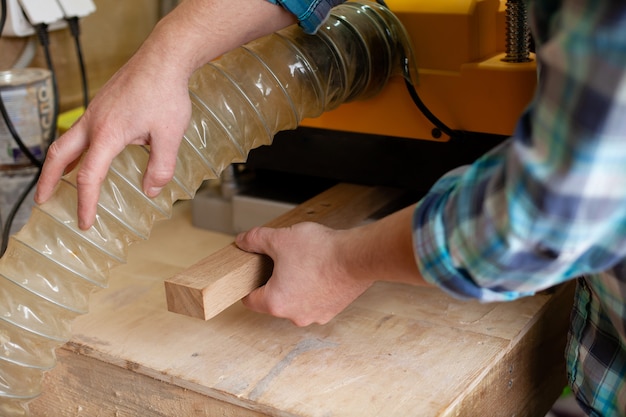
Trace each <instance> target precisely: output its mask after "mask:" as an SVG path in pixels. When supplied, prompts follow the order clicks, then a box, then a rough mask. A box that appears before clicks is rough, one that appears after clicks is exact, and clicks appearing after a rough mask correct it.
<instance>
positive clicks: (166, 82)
mask: <svg viewBox="0 0 626 417" xmlns="http://www.w3.org/2000/svg"><path fill="white" fill-rule="evenodd" d="M295 20H296V19H295V17H294V16H293V15H291V14H290V13H289V12H287V11H286V10H284V9H283V8H282V7H280V6H277V5H274V4H272V3H269V2H268V1H266V0H185V1H184V2H181V3H180V5H178V6H177V7H176V8H175V9H174V10H173V11H172V12H171V13H170V14H168V15H167V16H166V17H165V18H163V19H162V20H161V21H160V22H159V23H158V24H157V26H156V27H155V29H154V30H153V31H152V33H151V34H150V36H149V37H148V38H147V39H146V41H145V42H144V43H143V45H142V46H141V48H139V50H138V51H137V53H136V54H135V55H134V56H133V57H132V58H131V59H130V60H129V62H128V63H127V64H126V65H125V66H124V67H122V68H121V69H120V70H119V71H118V72H117V73H116V74H115V76H114V77H113V78H112V79H111V80H110V81H109V82H108V83H107V84H106V85H105V86H104V87H103V88H102V89H101V90H100V92H99V93H98V94H97V95H96V97H95V98H94V100H93V101H92V102H91V104H90V105H89V108H88V109H87V110H86V112H85V114H84V115H83V117H81V119H80V120H79V121H78V122H77V123H76V125H75V126H73V127H72V128H71V129H70V130H69V131H68V132H67V133H66V134H65V135H63V136H62V137H60V138H59V139H58V140H57V141H56V142H55V143H53V144H52V145H51V146H50V149H49V151H48V155H47V157H46V161H45V163H44V167H43V171H42V173H41V177H40V180H39V184H38V187H37V193H36V195H35V200H36V201H37V203H39V204H41V203H44V202H46V200H48V199H49V198H50V197H51V196H52V194H53V192H54V188H55V186H56V185H57V183H58V182H59V180H60V178H61V176H62V175H63V173H64V172H65V171H66V170H67V169H68V168H69V167H72V166H73V164H74V163H75V161H76V160H77V159H78V158H80V157H81V156H82V162H81V163H80V165H79V167H78V168H77V169H78V170H79V171H78V172H77V181H78V184H77V187H78V224H79V227H80V228H81V229H88V228H89V227H91V225H92V224H93V222H94V220H95V215H96V208H97V202H98V197H99V194H100V186H101V184H102V182H103V180H104V178H105V176H106V174H107V172H108V170H109V167H110V165H111V162H112V161H113V159H114V158H115V157H116V156H117V155H118V154H119V153H120V152H121V151H122V150H123V149H124V147H126V146H127V145H130V144H143V145H150V159H149V163H148V167H147V169H146V172H145V175H144V179H143V190H144V192H145V194H146V195H148V196H149V197H155V196H156V195H158V193H159V191H160V190H161V188H162V187H163V186H165V185H166V184H167V183H168V182H169V181H170V180H171V179H172V176H173V174H174V168H175V164H176V156H177V152H178V147H179V145H180V142H181V140H182V137H183V134H184V132H185V129H186V128H187V126H188V125H189V119H190V117H191V103H190V99H189V92H188V89H187V87H188V81H189V77H190V76H191V74H192V73H193V71H195V70H196V69H198V68H199V67H201V66H202V65H204V64H205V63H207V62H209V61H211V60H213V59H215V58H217V57H218V56H220V55H222V54H223V53H226V52H228V51H230V50H232V49H234V48H236V47H238V46H240V45H243V44H244V43H246V42H249V41H251V40H253V39H257V38H259V37H261V36H263V35H266V34H269V33H272V32H274V31H276V30H278V29H282V28H284V27H286V26H288V25H290V24H292V23H294V22H295Z"/></svg>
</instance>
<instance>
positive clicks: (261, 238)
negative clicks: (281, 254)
mask: <svg viewBox="0 0 626 417" xmlns="http://www.w3.org/2000/svg"><path fill="white" fill-rule="evenodd" d="M275 232H276V230H275V229H271V228H268V227H255V228H252V229H250V230H249V231H247V232H243V233H240V234H238V235H237V237H236V238H235V244H236V245H237V246H238V247H239V249H242V250H245V251H246V252H254V253H261V254H264V255H269V256H272V251H271V244H270V242H271V240H272V237H273V236H274V233H275Z"/></svg>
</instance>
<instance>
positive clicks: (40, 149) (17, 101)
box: [0, 68, 54, 169]
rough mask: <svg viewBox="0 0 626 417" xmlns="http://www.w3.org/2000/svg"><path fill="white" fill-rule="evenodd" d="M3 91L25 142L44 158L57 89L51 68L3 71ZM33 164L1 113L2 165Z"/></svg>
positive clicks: (0, 79)
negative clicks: (53, 87) (55, 88)
mask: <svg viewBox="0 0 626 417" xmlns="http://www.w3.org/2000/svg"><path fill="white" fill-rule="evenodd" d="M0 95H1V96H2V101H3V102H4V107H5V108H6V110H7V113H8V115H9V119H10V120H11V123H12V124H13V127H14V128H15V130H16V131H17V133H18V135H19V137H20V139H21V140H22V142H23V143H24V145H25V146H26V147H27V148H28V149H29V150H30V152H31V153H32V154H33V155H34V156H35V157H36V158H38V159H43V155H44V153H45V151H46V147H47V144H48V140H49V138H50V136H51V129H52V126H53V123H52V122H53V117H54V92H53V90H52V79H51V76H50V73H49V71H47V70H42V69H34V68H31V69H28V68H26V69H23V70H11V71H2V72H0ZM29 164H30V160H29V159H28V157H27V156H26V155H25V154H24V153H23V152H22V150H21V149H20V148H19V146H18V144H17V142H16V140H15V139H14V138H13V135H12V134H11V132H10V130H9V128H8V126H7V124H6V123H5V121H4V119H3V118H2V117H0V168H2V169H6V168H14V167H16V166H24V165H29Z"/></svg>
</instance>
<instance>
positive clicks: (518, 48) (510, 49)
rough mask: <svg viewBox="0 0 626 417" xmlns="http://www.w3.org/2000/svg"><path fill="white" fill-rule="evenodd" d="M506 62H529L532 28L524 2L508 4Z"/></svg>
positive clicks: (517, 1)
mask: <svg viewBox="0 0 626 417" xmlns="http://www.w3.org/2000/svg"><path fill="white" fill-rule="evenodd" d="M502 60H503V61H505V62H529V61H530V60H531V59H530V28H529V26H528V12H527V9H526V4H525V3H524V0H507V2H506V56H505V57H504V58H503V59H502Z"/></svg>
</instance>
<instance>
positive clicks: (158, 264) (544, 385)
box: [31, 202, 571, 417]
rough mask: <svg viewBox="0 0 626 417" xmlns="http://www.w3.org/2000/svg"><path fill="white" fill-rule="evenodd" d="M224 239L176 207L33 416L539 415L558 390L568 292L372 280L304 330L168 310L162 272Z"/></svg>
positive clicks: (237, 308) (100, 308)
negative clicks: (512, 296) (490, 300)
mask: <svg viewBox="0 0 626 417" xmlns="http://www.w3.org/2000/svg"><path fill="white" fill-rule="evenodd" d="M231 241H232V238H231V237H230V236H226V235H221V234H217V233H213V232H209V231H204V230H200V229H196V228H193V227H192V225H191V221H190V206H189V203H188V202H183V203H179V204H177V206H176V207H175V212H174V216H173V218H172V219H171V220H168V221H165V222H161V223H158V224H157V225H156V226H155V228H154V230H153V233H152V237H151V238H150V239H149V240H148V241H147V242H142V243H139V244H136V245H134V246H133V247H131V251H130V256H129V262H128V264H127V265H124V266H122V267H118V268H116V269H114V270H113V273H112V276H111V279H110V286H109V288H108V289H106V290H101V291H99V292H96V293H95V294H94V295H93V296H92V299H91V300H92V302H91V312H90V313H89V314H87V315H84V316H81V317H79V318H78V319H77V320H76V321H75V322H74V326H73V330H74V336H73V338H72V340H71V341H70V342H69V343H68V344H67V345H65V346H64V347H62V348H60V349H59V350H58V359H59V362H58V364H57V366H56V367H55V368H54V369H53V370H52V371H50V372H48V373H46V376H45V384H44V394H43V395H42V396H40V397H39V398H38V399H37V400H35V401H33V402H32V403H31V411H32V413H33V415H35V416H53V417H62V416H89V417H98V416H117V417H124V416H141V417H150V416H176V417H186V416H238V417H239V416H241V417H248V416H261V415H274V416H319V417H328V416H358V417H367V416H384V417H391V416H402V417H405V416H419V417H428V416H456V415H461V416H500V415H502V416H504V415H506V416H511V415H516V416H543V415H544V414H545V412H546V411H547V410H548V408H549V406H550V404H552V402H553V401H554V399H555V398H556V397H557V396H558V394H559V393H560V392H561V390H562V388H563V386H564V383H565V380H564V369H563V366H564V365H563V359H562V358H563V349H564V340H565V334H566V330H567V324H566V323H567V317H568V315H569V306H570V305H571V288H561V289H560V290H559V291H556V292H554V293H551V294H542V295H538V296H535V297H532V298H527V299H523V300H519V301H516V302H514V303H508V304H478V303H474V302H459V301H456V300H453V299H451V298H449V297H448V296H446V295H444V294H442V293H441V292H439V291H438V290H437V289H431V288H414V287H410V286H405V285H386V284H385V285H383V284H380V285H375V286H374V287H372V288H371V289H370V290H368V291H367V292H366V293H365V294H364V295H363V296H362V297H361V298H359V299H358V300H356V301H355V302H354V303H353V304H352V305H351V306H350V307H349V308H348V309H347V310H345V311H344V312H343V313H342V314H340V315H339V316H338V317H336V318H335V319H334V320H333V321H332V322H331V323H329V324H328V325H325V326H317V325H314V326H309V327H306V328H297V327H295V326H293V325H292V324H291V323H290V322H288V321H286V320H281V319H276V318H272V317H269V316H264V315H259V314H255V313H252V312H250V311H248V310H246V309H245V308H244V307H243V306H242V305H241V303H237V304H236V305H234V306H232V307H230V308H229V309H227V310H226V311H225V312H223V313H222V314H220V315H219V316H217V317H215V318H213V319H211V320H209V321H206V322H205V321H203V320H199V319H194V318H190V317H186V316H181V315H177V314H174V313H170V312H168V311H167V309H166V302H165V296H164V288H163V280H164V279H166V278H168V277H170V276H172V275H174V274H175V273H177V272H179V271H180V270H182V269H183V268H185V267H187V266H189V265H191V264H193V263H194V262H196V261H197V260H199V259H201V258H203V257H204V256H206V255H207V254H208V253H209V252H210V251H215V250H217V249H219V248H221V247H223V246H224V245H226V244H228V243H230V242H231Z"/></svg>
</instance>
